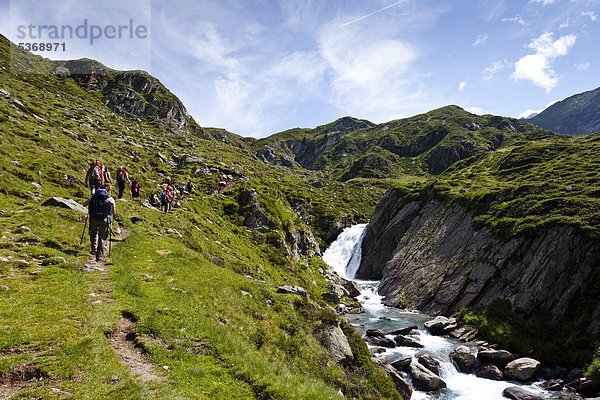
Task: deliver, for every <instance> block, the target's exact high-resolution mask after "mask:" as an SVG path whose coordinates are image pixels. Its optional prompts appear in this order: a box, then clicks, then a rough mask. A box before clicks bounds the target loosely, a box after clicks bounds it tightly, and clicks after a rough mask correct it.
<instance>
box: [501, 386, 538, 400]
mask: <svg viewBox="0 0 600 400" xmlns="http://www.w3.org/2000/svg"><path fill="white" fill-rule="evenodd" d="M502 396H504V397H508V398H509V399H512V400H543V399H542V398H541V397H540V396H538V395H535V394H533V393H531V392H528V391H527V390H525V389H522V388H520V387H519V386H510V387H507V388H506V389H504V391H503V392H502Z"/></svg>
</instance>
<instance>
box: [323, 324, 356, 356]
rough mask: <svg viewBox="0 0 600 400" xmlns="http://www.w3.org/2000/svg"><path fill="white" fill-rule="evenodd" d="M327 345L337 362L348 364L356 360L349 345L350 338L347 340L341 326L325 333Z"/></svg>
mask: <svg viewBox="0 0 600 400" xmlns="http://www.w3.org/2000/svg"><path fill="white" fill-rule="evenodd" d="M325 343H326V344H327V347H328V348H329V352H330V353H331V357H332V358H333V359H334V360H335V362H337V363H340V364H347V363H350V362H352V360H353V359H354V355H353V354H352V349H351V348H350V344H349V343H348V338H346V335H344V332H343V331H342V329H341V328H340V327H339V326H336V327H333V328H331V329H329V330H327V331H326V332H325Z"/></svg>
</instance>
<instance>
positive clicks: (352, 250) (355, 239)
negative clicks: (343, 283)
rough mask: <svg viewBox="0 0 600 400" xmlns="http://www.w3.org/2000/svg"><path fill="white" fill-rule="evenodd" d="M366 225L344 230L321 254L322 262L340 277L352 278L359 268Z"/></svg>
mask: <svg viewBox="0 0 600 400" xmlns="http://www.w3.org/2000/svg"><path fill="white" fill-rule="evenodd" d="M366 231H367V224H358V225H353V226H351V227H349V228H346V229H344V231H343V232H342V233H340V235H339V236H338V238H337V239H336V240H335V242H333V243H331V246H329V247H328V248H327V250H325V252H324V253H323V261H325V263H326V264H327V265H329V266H330V267H331V268H333V270H334V271H335V272H336V273H337V274H338V275H339V276H341V277H343V278H346V279H352V278H354V275H355V274H356V271H358V267H359V266H360V257H361V253H362V251H361V247H362V246H361V244H362V240H363V237H364V236H365V232H366Z"/></svg>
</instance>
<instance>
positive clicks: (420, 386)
mask: <svg viewBox="0 0 600 400" xmlns="http://www.w3.org/2000/svg"><path fill="white" fill-rule="evenodd" d="M408 374H409V375H410V377H411V378H412V382H413V385H414V387H415V389H417V390H425V391H428V392H429V391H433V390H440V389H443V388H445V387H446V382H444V381H443V380H442V378H440V377H439V376H437V375H436V374H434V373H433V372H431V371H430V370H428V369H427V368H425V367H424V366H422V365H421V364H419V363H418V362H416V361H413V362H411V363H410V365H409V366H408Z"/></svg>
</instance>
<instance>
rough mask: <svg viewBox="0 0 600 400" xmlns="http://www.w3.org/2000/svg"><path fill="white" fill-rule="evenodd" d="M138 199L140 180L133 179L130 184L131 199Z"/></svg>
mask: <svg viewBox="0 0 600 400" xmlns="http://www.w3.org/2000/svg"><path fill="white" fill-rule="evenodd" d="M138 197H140V180H139V179H134V180H133V182H131V198H132V199H137V198H138Z"/></svg>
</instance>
